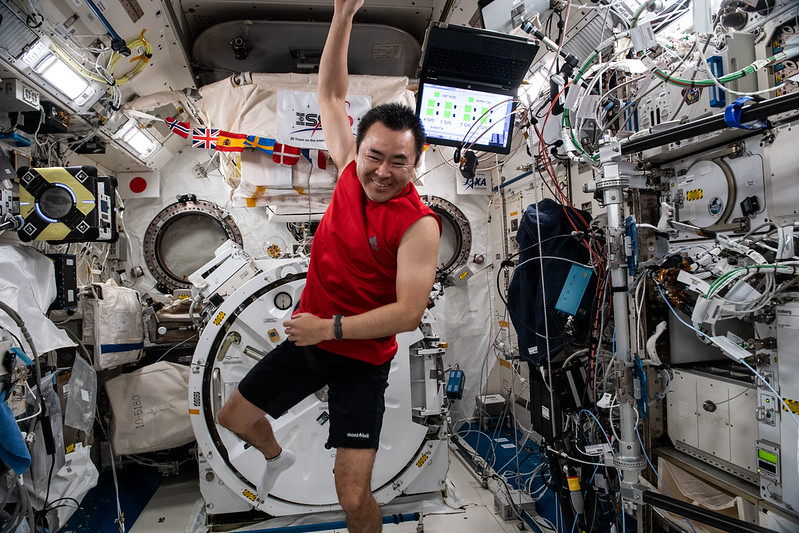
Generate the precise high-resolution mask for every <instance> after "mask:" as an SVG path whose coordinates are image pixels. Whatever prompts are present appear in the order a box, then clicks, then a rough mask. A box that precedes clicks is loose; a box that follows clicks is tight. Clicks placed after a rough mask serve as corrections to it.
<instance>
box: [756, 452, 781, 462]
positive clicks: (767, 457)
mask: <svg viewBox="0 0 799 533" xmlns="http://www.w3.org/2000/svg"><path fill="white" fill-rule="evenodd" d="M757 457H758V459H763V460H764V461H768V462H769V463H771V464H774V465H775V464H777V454H775V453H770V452H767V451H766V450H761V449H758V450H757Z"/></svg>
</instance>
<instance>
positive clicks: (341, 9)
mask: <svg viewBox="0 0 799 533" xmlns="http://www.w3.org/2000/svg"><path fill="white" fill-rule="evenodd" d="M334 5H335V8H336V10H335V12H336V13H339V14H341V15H346V16H349V17H352V16H353V15H355V12H356V11H358V10H359V9H360V8H361V6H362V5H363V0H335V2H334Z"/></svg>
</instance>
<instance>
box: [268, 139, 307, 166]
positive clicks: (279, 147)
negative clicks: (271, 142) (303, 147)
mask: <svg viewBox="0 0 799 533" xmlns="http://www.w3.org/2000/svg"><path fill="white" fill-rule="evenodd" d="M272 161H274V162H275V163H278V164H280V165H289V166H293V165H296V164H297V163H298V162H299V161H300V149H299V148H297V147H296V146H289V145H287V144H281V143H275V149H274V151H273V152H272Z"/></svg>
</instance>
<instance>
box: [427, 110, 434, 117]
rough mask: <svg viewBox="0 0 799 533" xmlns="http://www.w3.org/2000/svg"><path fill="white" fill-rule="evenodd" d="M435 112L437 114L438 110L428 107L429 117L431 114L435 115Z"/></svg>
mask: <svg viewBox="0 0 799 533" xmlns="http://www.w3.org/2000/svg"><path fill="white" fill-rule="evenodd" d="M435 114H436V112H435V111H434V110H432V109H428V110H427V116H428V117H429V116H431V115H435Z"/></svg>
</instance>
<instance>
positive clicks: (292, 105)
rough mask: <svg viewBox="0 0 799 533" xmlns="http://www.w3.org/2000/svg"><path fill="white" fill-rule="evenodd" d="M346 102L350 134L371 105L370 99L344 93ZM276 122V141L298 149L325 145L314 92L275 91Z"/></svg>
mask: <svg viewBox="0 0 799 533" xmlns="http://www.w3.org/2000/svg"><path fill="white" fill-rule="evenodd" d="M346 102H347V106H348V109H347V115H348V116H349V118H350V126H352V134H353V135H355V132H356V130H357V128H358V123H359V122H360V120H361V117H362V116H363V115H364V113H366V112H367V111H369V110H370V109H371V108H372V98H371V97H369V96H365V95H357V94H356V95H347V100H346ZM276 125H277V136H276V139H277V141H278V142H281V143H283V144H288V145H291V146H298V147H300V148H318V149H320V150H322V149H325V148H327V147H326V146H325V138H324V136H323V135H322V122H321V118H320V113H319V101H318V96H317V93H315V92H306V91H278V92H277V116H276Z"/></svg>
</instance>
